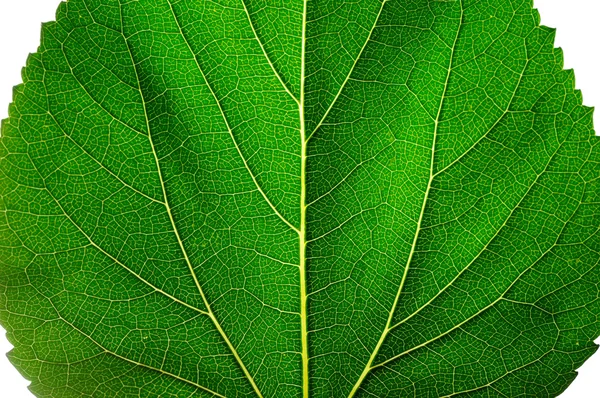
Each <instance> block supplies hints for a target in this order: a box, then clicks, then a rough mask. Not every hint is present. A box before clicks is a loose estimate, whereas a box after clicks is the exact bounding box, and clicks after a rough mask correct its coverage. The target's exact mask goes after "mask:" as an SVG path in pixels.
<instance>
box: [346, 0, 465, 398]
mask: <svg viewBox="0 0 600 398" xmlns="http://www.w3.org/2000/svg"><path fill="white" fill-rule="evenodd" d="M459 4H460V19H459V24H458V28H457V31H456V37H455V38H454V44H453V45H452V49H451V51H450V61H449V63H448V71H447V73H446V81H445V83H444V89H443V91H442V98H441V99H440V105H439V107H438V112H437V116H436V118H435V121H434V130H433V137H432V143H431V157H430V165H429V179H428V181H427V188H426V190H425V194H424V195H423V203H422V205H421V211H420V213H419V219H418V221H417V226H416V229H415V234H414V237H413V242H412V245H411V249H410V253H409V255H408V259H407V261H406V266H405V267H404V273H403V275H402V280H401V281H400V285H399V287H398V291H397V293H396V298H395V299H394V303H393V305H392V308H391V309H390V313H389V315H388V319H387V322H386V325H385V328H384V330H383V332H382V333H381V336H380V338H379V341H378V342H377V345H376V346H375V349H374V350H373V352H372V353H371V356H370V357H369V361H368V362H367V364H366V365H365V367H364V369H363V372H362V373H361V375H360V377H359V378H358V381H357V382H356V384H354V387H353V388H352V391H350V394H349V395H348V398H352V397H354V396H355V395H356V393H357V392H358V390H359V389H360V387H361V385H362V383H363V382H364V380H365V378H366V377H367V375H368V374H369V373H370V372H371V370H372V369H373V363H374V361H375V358H376V357H377V354H378V353H379V350H380V349H381V347H382V346H383V343H384V341H385V339H386V338H387V336H388V333H389V332H390V330H391V326H392V321H393V318H394V313H395V312H396V308H397V307H398V303H399V302H400V296H401V295H402V290H403V289H404V285H405V283H406V278H407V275H408V271H409V269H410V265H411V263H412V259H413V256H414V254H415V249H416V246H417V242H418V240H419V234H420V231H421V224H422V222H423V217H424V215H425V208H426V206H427V201H428V199H429V193H430V191H431V183H432V181H433V178H434V172H433V170H434V165H435V145H436V141H437V134H438V130H439V124H440V119H441V116H442V109H443V107H444V100H445V98H446V93H447V91H448V83H449V81H450V75H451V73H452V65H453V62H454V53H455V50H456V45H457V43H458V38H459V36H460V32H461V28H462V25H463V14H464V11H463V4H462V0H460V3H459Z"/></svg>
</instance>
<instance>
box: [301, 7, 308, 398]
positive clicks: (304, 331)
mask: <svg viewBox="0 0 600 398" xmlns="http://www.w3.org/2000/svg"><path fill="white" fill-rule="evenodd" d="M307 15H308V0H304V5H303V10H302V55H301V65H300V103H299V104H298V113H299V116H300V147H301V148H302V152H301V168H300V337H301V346H302V396H303V398H308V397H309V395H310V380H309V379H310V373H309V368H308V366H309V352H308V294H307V293H308V292H307V285H306V272H307V269H306V244H307V242H306V208H307V206H306V159H307V153H306V150H307V142H308V140H307V139H306V120H305V117H304V100H305V80H306V19H307Z"/></svg>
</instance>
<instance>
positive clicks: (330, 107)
mask: <svg viewBox="0 0 600 398" xmlns="http://www.w3.org/2000/svg"><path fill="white" fill-rule="evenodd" d="M388 1H389V0H383V1H382V2H381V7H380V8H379V12H378V13H377V17H376V18H375V23H374V24H373V27H372V28H371V31H370V32H369V35H368V36H367V39H366V40H365V43H364V44H363V46H362V48H361V49H360V51H359V53H358V56H357V57H356V59H355V60H354V63H353V64H352V67H351V68H350V71H348V75H347V76H346V78H345V79H344V81H343V82H342V85H341V86H340V89H339V90H338V92H337V94H336V95H335V97H334V98H333V101H331V104H329V107H328V108H327V110H326V111H325V113H324V114H323V117H322V118H321V120H320V121H319V123H317V126H316V127H315V128H314V130H313V131H312V133H310V135H309V136H308V138H307V139H306V140H307V141H309V140H310V139H311V138H312V137H313V135H315V133H316V132H317V130H319V128H321V125H322V124H323V122H325V119H327V116H329V113H330V112H331V110H332V109H333V106H334V105H335V104H336V102H337V100H338V98H339V97H340V95H341V94H342V91H344V87H346V84H347V83H348V81H349V80H350V76H352V72H354V69H355V68H356V65H357V64H358V61H359V60H360V58H361V57H362V54H363V52H364V51H365V48H367V45H368V44H369V42H370V41H371V36H373V32H374V31H375V28H377V24H378V22H379V18H381V14H382V13H383V8H384V7H385V3H387V2H388Z"/></svg>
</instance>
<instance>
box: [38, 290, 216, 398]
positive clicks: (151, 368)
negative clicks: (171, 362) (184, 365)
mask: <svg viewBox="0 0 600 398" xmlns="http://www.w3.org/2000/svg"><path fill="white" fill-rule="evenodd" d="M46 299H47V300H48V302H49V303H50V305H51V306H52V308H54V311H56V314H57V315H58V317H59V318H60V320H61V321H63V322H64V323H65V324H67V325H68V326H69V327H71V328H72V329H73V330H75V331H77V332H78V333H80V334H81V335H82V336H84V337H85V338H87V339H88V340H89V341H91V342H92V343H93V344H94V345H96V346H97V347H98V348H100V349H101V350H102V351H104V352H103V353H104V354H107V355H112V356H114V357H115V358H118V359H121V360H123V361H125V362H128V363H130V364H133V365H136V366H139V367H142V368H146V369H148V370H151V371H154V372H157V373H160V374H164V375H165V376H169V377H172V378H174V379H177V380H179V381H182V382H184V383H187V384H190V385H192V386H194V387H196V388H199V389H200V390H202V391H205V392H208V393H210V394H212V395H214V396H216V397H220V398H226V397H225V396H224V395H221V394H219V393H218V392H216V391H213V390H211V389H210V388H207V387H204V386H203V385H200V384H198V383H195V382H193V381H191V380H188V379H186V378H184V377H181V376H178V375H176V374H174V373H170V372H167V371H164V370H162V369H159V368H155V367H153V366H150V365H146V364H144V363H141V362H138V361H134V360H132V359H129V358H127V357H124V356H122V355H119V354H117V353H116V352H113V351H110V350H108V349H107V348H105V347H104V346H103V345H102V344H100V343H99V342H97V341H96V340H95V339H94V338H93V337H92V336H90V335H88V334H87V333H85V332H84V331H82V330H81V329H79V328H78V327H77V326H75V325H74V324H72V323H71V322H69V321H68V320H67V319H65V318H64V317H63V316H62V315H61V314H60V312H59V311H58V309H57V308H56V306H55V305H54V303H53V302H52V300H50V299H49V298H46ZM71 365H72V364H71Z"/></svg>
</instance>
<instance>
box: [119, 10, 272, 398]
mask: <svg viewBox="0 0 600 398" xmlns="http://www.w3.org/2000/svg"><path fill="white" fill-rule="evenodd" d="M167 3H168V4H169V8H170V10H171V13H172V14H173V19H174V21H175V23H176V25H177V27H178V29H179V31H180V34H181V36H182V38H183V40H184V41H185V43H186V44H187V46H188V48H189V50H190V52H191V54H192V57H193V58H194V60H195V61H196V64H197V65H198V68H199V69H200V65H199V64H198V61H197V60H196V57H195V55H194V52H193V51H192V48H191V46H190V44H189V42H188V40H187V38H186V37H185V35H184V33H183V30H182V29H181V25H180V24H179V20H178V19H177V16H176V14H175V10H174V9H173V5H172V4H171V1H170V0H167ZM119 6H120V8H122V7H121V4H120V3H119ZM120 12H121V27H122V28H123V14H122V10H120ZM123 38H124V40H125V43H126V45H127V48H128V50H129V53H130V56H131V61H132V62H133V63H134V70H135V75H136V78H137V80H138V84H140V97H141V100H142V104H143V107H144V113H145V116H146V123H147V129H148V140H149V142H150V146H151V147H152V152H153V154H154V159H155V161H156V168H157V172H158V177H159V180H160V184H161V189H162V192H163V199H164V203H165V208H166V210H167V214H168V216H169V219H170V221H171V225H172V227H173V232H174V234H175V236H176V238H177V242H178V244H179V247H180V248H181V252H182V253H183V256H184V258H185V261H186V263H187V266H188V268H189V270H190V273H191V275H192V278H193V279H194V283H195V284H196V287H197V288H198V292H199V293H200V295H201V296H202V300H203V301H204V305H205V306H206V309H207V311H208V317H209V318H210V319H211V321H212V322H213V324H214V326H215V328H216V329H217V330H218V332H219V334H220V335H221V337H222V338H223V340H224V341H225V344H226V345H227V346H228V348H229V350H230V351H231V353H232V354H233V356H234V357H235V359H236V361H237V363H238V365H239V366H240V368H241V369H242V371H243V373H244V375H245V376H246V378H247V379H248V381H249V382H250V385H251V386H252V388H253V389H254V391H255V393H256V394H257V396H259V397H260V398H263V396H262V394H261V392H260V389H259V388H258V386H257V385H256V382H255V381H254V378H253V377H252V375H251V374H250V372H249V371H248V369H247V368H246V365H244V362H243V361H242V358H241V357H240V355H239V354H238V352H237V349H236V348H235V347H234V346H233V344H232V343H231V341H230V340H229V337H228V336H227V334H226V333H225V331H224V330H223V328H222V327H221V324H220V323H219V321H218V320H217V318H216V316H215V314H214V312H213V310H212V309H211V306H210V303H209V301H208V299H207V297H206V295H205V294H204V290H203V289H202V286H201V285H200V282H199V280H198V276H197V275H196V271H195V270H194V267H193V265H192V262H191V260H190V258H189V256H188V253H187V250H186V248H185V245H184V244H183V240H182V239H181V236H180V234H179V230H178V228H177V225H176V223H175V219H174V218H173V213H172V212H171V206H170V204H169V199H168V195H167V190H166V188H165V183H164V179H163V176H162V171H161V167H160V162H159V161H158V154H157V152H156V149H155V147H154V142H153V140H152V133H151V129H150V118H149V117H148V112H147V109H146V101H145V98H144V94H143V93H142V89H141V80H140V77H139V74H138V71H137V66H136V65H135V61H134V59H133V53H132V51H131V48H130V46H129V41H128V40H127V39H126V38H125V34H124V33H123ZM200 73H202V75H203V76H204V73H203V72H202V70H201V69H200ZM206 84H207V86H209V85H208V81H207V82H206ZM209 88H210V86H209ZM210 90H211V92H212V88H210ZM213 95H214V92H213ZM215 99H216V96H215ZM217 103H218V101H217ZM219 107H220V104H219ZM221 112H222V110H221ZM223 117H225V115H224V114H223ZM228 127H229V125H228ZM259 189H260V188H259Z"/></svg>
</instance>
